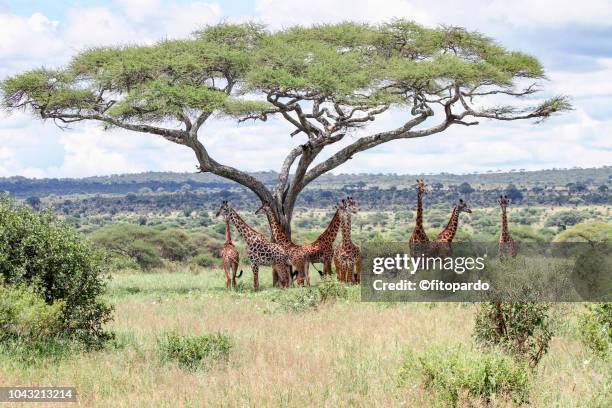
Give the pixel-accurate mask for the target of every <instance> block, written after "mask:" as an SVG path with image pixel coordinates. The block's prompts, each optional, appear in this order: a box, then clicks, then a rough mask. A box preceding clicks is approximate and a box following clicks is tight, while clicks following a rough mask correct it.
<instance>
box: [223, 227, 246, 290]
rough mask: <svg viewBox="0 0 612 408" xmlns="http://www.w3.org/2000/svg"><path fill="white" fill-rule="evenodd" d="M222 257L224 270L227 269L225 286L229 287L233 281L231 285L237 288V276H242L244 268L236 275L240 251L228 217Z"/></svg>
mask: <svg viewBox="0 0 612 408" xmlns="http://www.w3.org/2000/svg"><path fill="white" fill-rule="evenodd" d="M221 258H222V259H223V270H224V271H225V287H226V288H227V289H229V288H230V282H231V287H232V288H234V289H236V278H239V277H241V276H242V269H241V270H240V273H239V274H238V276H236V271H238V265H239V264H240V256H239V255H238V251H237V250H236V247H235V246H234V243H233V242H232V235H231V232H230V224H229V220H228V219H225V244H224V245H223V249H222V250H221ZM230 272H231V281H230Z"/></svg>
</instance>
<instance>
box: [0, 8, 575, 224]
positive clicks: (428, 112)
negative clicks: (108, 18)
mask: <svg viewBox="0 0 612 408" xmlns="http://www.w3.org/2000/svg"><path fill="white" fill-rule="evenodd" d="M544 78H545V73H544V70H543V68H542V66H541V64H540V63H539V61H538V60H537V59H536V58H534V57H531V56H529V55H526V54H523V53H520V52H514V51H508V50H506V49H505V48H503V47H502V46H500V45H499V44H498V43H497V42H496V41H494V40H493V39H491V38H489V37H487V36H484V35H482V34H480V33H477V32H470V31H467V30H465V29H462V28H459V27H439V28H426V27H423V26H420V25H418V24H416V23H412V22H409V21H405V20H399V19H398V20H394V21H392V22H389V23H383V24H378V25H370V24H363V23H351V22H345V23H340V24H320V25H316V26H313V27H302V26H296V27H288V28H285V29H282V30H278V31H274V32H271V31H266V30H265V29H264V27H262V26H260V25H257V24H249V23H247V24H226V23H222V24H218V25H213V26H208V27H205V28H204V29H202V30H199V31H197V32H196V33H195V34H194V36H193V38H190V39H181V40H164V41H161V42H158V43H157V44H153V45H131V46H123V45H122V46H115V47H103V48H90V49H87V50H85V51H83V52H81V53H79V54H77V55H76V56H75V57H74V58H73V59H72V61H71V62H70V63H69V64H68V66H67V67H66V68H65V69H49V68H37V69H33V70H30V71H27V72H25V73H22V74H19V75H15V76H12V77H9V78H7V79H5V80H4V81H2V82H1V83H0V90H1V94H2V95H1V96H2V100H1V104H2V106H3V107H4V108H5V109H7V110H9V111H16V110H27V111H29V112H31V113H33V114H34V115H36V116H38V117H41V118H42V119H51V120H52V121H53V122H54V123H56V124H58V125H60V126H70V125H73V124H75V123H78V122H97V123H100V124H102V125H103V127H104V129H112V128H121V129H126V130H130V131H134V132H141V133H148V134H151V135H155V136H161V137H163V138H165V139H166V140H168V141H170V142H172V143H176V144H179V145H183V146H186V147H187V148H189V149H191V150H192V151H193V152H194V155H195V157H196V159H197V162H198V165H199V169H200V171H202V172H210V173H213V174H216V175H218V176H221V177H224V178H227V179H230V180H233V181H235V182H237V183H239V184H242V185H243V186H245V187H247V188H248V189H250V190H251V191H252V192H253V193H255V194H256V195H257V197H258V198H259V200H260V201H262V202H267V203H270V204H271V205H272V206H273V209H274V211H275V212H276V213H277V215H278V217H279V220H280V221H281V222H282V223H283V225H284V227H285V229H286V230H287V232H289V233H290V232H291V231H290V230H291V229H290V221H291V218H292V216H293V210H294V207H295V203H296V200H297V198H298V196H299V194H300V193H301V192H302V191H303V190H304V188H305V187H306V186H307V185H308V184H310V183H311V182H312V181H314V180H316V179H317V178H319V177H320V176H321V175H323V174H325V173H327V172H329V171H331V170H334V169H336V168H337V167H338V166H340V165H342V164H343V163H345V162H346V161H348V160H350V159H351V158H354V157H355V155H356V154H358V153H360V152H362V151H365V150H368V149H371V148H374V147H376V146H378V145H381V144H383V143H387V142H390V141H393V140H398V139H414V138H421V137H427V136H430V135H433V134H437V133H440V132H444V131H446V130H447V129H449V128H451V127H454V126H456V125H461V126H474V125H477V124H478V123H479V122H478V121H479V120H481V119H492V120H502V121H513V120H529V119H534V120H535V121H536V122H541V121H542V120H544V119H546V118H548V117H549V116H551V115H552V114H554V113H556V112H562V111H566V110H569V109H571V106H570V104H569V102H568V100H567V98H566V97H564V96H555V97H552V98H550V99H547V100H544V101H541V103H539V104H538V105H535V106H525V105H524V104H523V103H520V104H512V103H510V104H508V105H499V104H498V102H497V101H496V100H495V102H494V104H487V102H488V101H489V100H490V98H488V97H489V96H504V97H505V99H506V100H512V99H513V98H521V97H524V96H526V95H533V94H535V93H537V92H538V91H539V90H540V88H539V86H538V82H539V81H540V80H542V79H544ZM393 108H400V109H404V111H403V112H405V114H404V115H403V116H404V117H406V119H404V120H402V121H400V122H399V123H393V124H391V125H390V126H388V127H386V128H383V129H380V130H378V131H372V132H369V133H368V131H367V130H366V129H365V127H366V125H367V124H368V123H370V122H372V121H375V120H377V119H378V118H379V117H380V116H381V115H382V114H384V113H385V112H387V111H389V110H390V109H393ZM219 116H226V117H233V118H237V120H239V121H246V120H250V119H252V120H261V121H266V120H267V119H268V118H270V117H272V116H278V117H280V118H282V119H284V120H285V121H286V122H287V123H288V124H289V125H290V126H291V127H292V129H293V131H292V132H291V133H290V134H291V136H296V135H300V136H301V137H302V140H300V141H297V142H296V143H295V144H294V147H293V148H292V149H291V150H290V151H289V152H288V154H287V157H286V158H285V160H284V161H283V164H282V166H281V168H280V171H279V172H278V178H277V181H276V183H274V186H272V187H271V186H269V185H267V184H265V183H263V182H262V181H260V180H258V179H257V178H255V177H253V176H252V175H250V174H249V173H247V172H245V171H242V170H239V169H237V168H234V167H231V166H228V165H226V164H223V163H220V162H218V161H217V160H215V159H214V158H213V157H212V156H211V154H210V152H209V150H208V148H207V147H206V146H205V144H204V142H205V140H207V139H205V138H200V136H203V134H205V133H206V130H205V129H204V125H205V124H206V123H207V122H210V119H211V118H216V117H219ZM360 128H362V131H360V132H359V133H357V130H359V129H360ZM349 134H350V135H351V137H346V136H347V135H349ZM264 140H265V139H264ZM262 143H265V142H263V141H262ZM340 144H342V145H344V147H342V148H339V149H338V148H337V147H336V146H339V145H340ZM330 153H331V154H330ZM321 156H322V157H324V159H322V160H318V159H319V158H321ZM315 163H316V164H315ZM290 173H291V174H292V176H291V177H289V175H290Z"/></svg>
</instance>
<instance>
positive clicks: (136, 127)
mask: <svg viewBox="0 0 612 408" xmlns="http://www.w3.org/2000/svg"><path fill="white" fill-rule="evenodd" d="M40 115H41V117H42V118H43V119H47V118H49V119H59V120H61V121H62V122H64V123H73V122H80V121H82V120H96V121H99V122H104V123H108V124H110V125H112V126H116V127H119V128H122V129H127V130H132V131H135V132H141V133H152V134H155V135H159V136H162V137H164V138H165V139H167V140H169V141H171V142H173V143H178V144H185V138H186V136H187V133H186V132H185V131H183V130H177V129H166V128H160V127H157V126H151V125H144V124H132V123H126V122H122V121H120V120H118V119H115V118H113V117H110V116H104V115H100V114H79V113H45V112H44V111H43V110H41V112H40Z"/></svg>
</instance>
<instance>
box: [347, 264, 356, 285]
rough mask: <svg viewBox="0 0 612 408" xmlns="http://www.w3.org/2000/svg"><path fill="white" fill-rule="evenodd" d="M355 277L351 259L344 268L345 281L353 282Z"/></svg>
mask: <svg viewBox="0 0 612 408" xmlns="http://www.w3.org/2000/svg"><path fill="white" fill-rule="evenodd" d="M354 277H355V262H354V261H351V262H350V263H349V264H348V265H347V268H346V282H347V283H351V284H352V283H353V281H354Z"/></svg>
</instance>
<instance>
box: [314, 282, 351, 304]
mask: <svg viewBox="0 0 612 408" xmlns="http://www.w3.org/2000/svg"><path fill="white" fill-rule="evenodd" d="M317 290H318V291H319V295H320V299H321V302H327V301H330V300H335V299H346V298H347V297H348V289H347V288H346V286H345V285H343V284H342V283H340V282H338V280H337V279H336V278H334V277H324V278H323V279H322V280H321V283H319V285H318V286H317Z"/></svg>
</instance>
